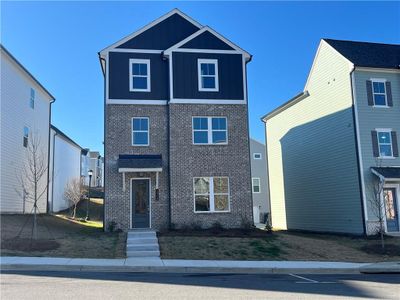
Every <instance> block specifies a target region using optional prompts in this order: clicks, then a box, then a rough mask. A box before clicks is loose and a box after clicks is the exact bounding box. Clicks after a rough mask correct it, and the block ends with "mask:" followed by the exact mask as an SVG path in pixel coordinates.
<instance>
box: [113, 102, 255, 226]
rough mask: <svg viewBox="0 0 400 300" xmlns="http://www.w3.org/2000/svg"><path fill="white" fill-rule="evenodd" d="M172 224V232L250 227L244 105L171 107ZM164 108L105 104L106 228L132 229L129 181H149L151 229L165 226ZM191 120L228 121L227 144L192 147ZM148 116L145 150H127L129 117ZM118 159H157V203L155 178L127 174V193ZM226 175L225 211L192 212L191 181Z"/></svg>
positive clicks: (140, 174) (165, 119)
mask: <svg viewBox="0 0 400 300" xmlns="http://www.w3.org/2000/svg"><path fill="white" fill-rule="evenodd" d="M169 109H170V126H171V130H170V134H171V137H170V141H171V142H170V151H171V153H170V157H171V178H170V179H171V224H172V225H173V226H175V227H178V228H179V227H184V226H191V225H193V224H198V225H201V226H202V227H204V228H205V227H210V226H212V225H213V224H214V223H215V222H219V223H220V224H221V225H222V226H223V227H226V228H232V227H240V226H242V225H243V224H244V223H249V222H252V199H251V197H252V194H251V176H250V156H249V136H248V115H247V105H217V104H216V105H209V104H208V105H204V104H197V105H195V104H170V105H169ZM167 116H168V106H161V105H107V110H106V143H105V149H106V152H105V228H106V230H107V229H108V226H109V224H110V222H112V221H114V222H116V223H117V228H121V229H123V230H127V229H129V228H130V224H131V199H130V198H131V197H130V179H131V178H133V177H143V178H146V177H148V178H151V227H152V228H154V229H157V230H161V229H165V228H167V227H168V218H169V201H168V200H169V190H168V189H169V182H168V178H169V176H168V148H167V147H168V143H167V137H168V132H167V129H168V126H167V120H168V119H167ZM192 116H224V117H227V121H228V144H227V145H193V142H192ZM132 117H149V119H150V146H148V147H134V146H132V145H131V118H132ZM119 154H161V155H162V157H163V171H162V172H161V173H160V177H159V188H160V189H159V199H158V200H156V197H155V173H127V174H126V179H125V180H126V190H125V192H124V191H123V189H122V174H120V173H118V167H117V160H118V155H119ZM203 176H204V177H207V176H227V177H229V183H230V212H221V213H194V196H193V177H203Z"/></svg>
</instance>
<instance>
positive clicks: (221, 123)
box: [192, 117, 228, 144]
mask: <svg viewBox="0 0 400 300" xmlns="http://www.w3.org/2000/svg"><path fill="white" fill-rule="evenodd" d="M192 127H193V144H226V143H227V141H228V129H227V120H226V118H225V117H193V124H192Z"/></svg>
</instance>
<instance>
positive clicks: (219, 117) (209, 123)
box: [192, 116, 228, 146]
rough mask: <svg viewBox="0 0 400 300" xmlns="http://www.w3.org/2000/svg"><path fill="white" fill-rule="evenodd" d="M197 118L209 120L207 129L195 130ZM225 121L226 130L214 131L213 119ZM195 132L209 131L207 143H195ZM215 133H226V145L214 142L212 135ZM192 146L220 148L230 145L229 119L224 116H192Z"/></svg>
mask: <svg viewBox="0 0 400 300" xmlns="http://www.w3.org/2000/svg"><path fill="white" fill-rule="evenodd" d="M195 118H207V129H194V119H195ZM213 118H218V119H225V124H226V129H225V130H223V129H215V130H213V129H212V119H213ZM195 131H207V143H195V142H194V132H195ZM213 131H226V142H225V143H213V142H212V133H213ZM192 144H193V145H212V146H219V145H228V118H227V117H224V116H192Z"/></svg>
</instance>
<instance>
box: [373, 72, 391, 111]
mask: <svg viewBox="0 0 400 300" xmlns="http://www.w3.org/2000/svg"><path fill="white" fill-rule="evenodd" d="M370 80H371V88H372V100H373V101H374V105H373V107H379V108H388V107H389V105H388V101H387V91H386V81H387V80H386V79H385V78H371V79H370ZM374 82H380V83H383V86H384V88H385V93H375V92H374ZM375 94H378V95H384V96H385V105H377V104H375Z"/></svg>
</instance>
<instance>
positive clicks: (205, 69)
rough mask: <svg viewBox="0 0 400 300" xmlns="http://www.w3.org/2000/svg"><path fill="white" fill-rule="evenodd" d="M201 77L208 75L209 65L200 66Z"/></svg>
mask: <svg viewBox="0 0 400 300" xmlns="http://www.w3.org/2000/svg"><path fill="white" fill-rule="evenodd" d="M200 68H201V75H208V64H200Z"/></svg>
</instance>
